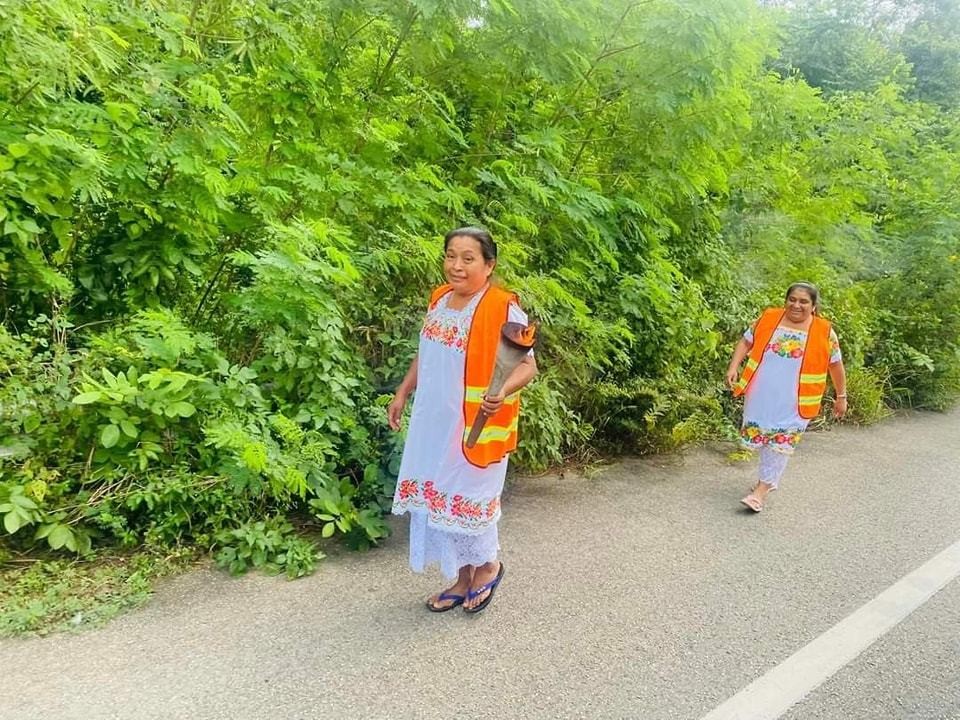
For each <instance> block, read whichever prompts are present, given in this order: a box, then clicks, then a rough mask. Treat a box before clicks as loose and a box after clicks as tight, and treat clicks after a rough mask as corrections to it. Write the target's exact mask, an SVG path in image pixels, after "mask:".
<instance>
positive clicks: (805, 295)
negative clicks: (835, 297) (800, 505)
mask: <svg viewBox="0 0 960 720" xmlns="http://www.w3.org/2000/svg"><path fill="white" fill-rule="evenodd" d="M819 296H820V292H819V290H817V288H816V286H815V285H812V284H810V283H806V282H798V283H794V284H793V285H791V286H790V287H789V288H788V289H787V295H786V302H785V304H784V307H782V308H770V309H768V310H765V311H764V312H763V314H762V315H761V316H760V318H759V319H758V320H757V321H756V322H755V323H754V324H753V327H751V328H750V329H748V330H747V331H746V332H745V333H744V334H743V337H742V338H741V339H740V342H739V343H737V347H736V348H735V349H734V351H733V357H732V358H731V360H730V365H729V367H728V368H727V377H726V380H727V385H728V386H729V387H730V389H731V390H733V394H734V395H736V396H739V395H745V400H744V405H743V425H742V427H741V429H740V442H741V443H742V444H743V445H744V446H745V447H747V448H749V449H750V450H759V451H760V477H759V480H758V482H757V484H756V486H755V487H754V488H753V490H752V491H751V492H750V494H749V495H747V496H746V497H744V498H743V499H742V500H741V501H740V502H741V503H743V504H744V505H746V506H747V507H748V508H749V509H751V510H753V512H760V511H761V510H763V504H764V502H765V501H766V497H767V493H769V492H770V491H771V490H776V489H777V487H779V484H780V476H781V475H783V471H784V469H785V468H786V466H787V460H788V459H789V458H790V455H792V454H793V451H794V449H795V448H796V446H797V443H798V442H800V438H801V437H802V436H803V432H804V430H806V429H807V423H808V422H810V420H812V419H813V418H815V417H816V416H817V415H818V414H819V412H820V405H821V402H822V399H823V393H824V391H825V390H826V387H827V375H828V374H829V376H830V379H831V381H832V382H833V387H834V389H835V390H836V398H835V400H834V403H833V414H834V415H835V416H836V417H842V416H843V415H844V413H846V411H847V389H846V388H847V380H846V373H845V372H844V369H843V358H842V356H841V354H840V344H839V342H838V341H837V335H836V333H834V331H833V328H832V327H831V324H830V322H828V321H827V320H824V319H823V318H822V317H820V316H819V315H817V303H818V302H819ZM744 359H746V361H747V363H746V365H745V366H744V368H743V372H742V374H739V379H738V370H739V368H740V363H742V362H743V360H744Z"/></svg>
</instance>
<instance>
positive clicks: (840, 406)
mask: <svg viewBox="0 0 960 720" xmlns="http://www.w3.org/2000/svg"><path fill="white" fill-rule="evenodd" d="M827 371H828V372H829V373H830V381H831V382H832V383H833V389H834V390H836V391H837V395H836V399H835V400H834V401H833V416H834V417H838V418H839V417H843V416H844V415H846V414H847V371H846V370H845V369H844V367H843V360H837V362H835V363H830V365H829V366H827Z"/></svg>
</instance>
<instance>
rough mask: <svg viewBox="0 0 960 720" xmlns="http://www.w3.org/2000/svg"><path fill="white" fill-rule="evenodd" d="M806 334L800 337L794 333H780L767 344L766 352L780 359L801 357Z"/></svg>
mask: <svg viewBox="0 0 960 720" xmlns="http://www.w3.org/2000/svg"><path fill="white" fill-rule="evenodd" d="M805 335H806V333H804V334H803V335H801V334H800V333H794V332H780V333H778V334H777V335H775V336H774V337H773V339H772V340H771V341H770V342H769V343H768V344H767V348H766V349H767V350H769V351H770V352H772V353H775V354H777V355H779V356H780V357H791V358H799V357H803V346H804V345H805V344H806V337H805Z"/></svg>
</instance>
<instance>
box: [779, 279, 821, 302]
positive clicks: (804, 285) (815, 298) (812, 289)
mask: <svg viewBox="0 0 960 720" xmlns="http://www.w3.org/2000/svg"><path fill="white" fill-rule="evenodd" d="M794 290H806V292H807V294H808V295H809V296H810V301H811V302H812V303H813V307H814V308H816V307H817V305H819V304H820V288H818V287H817V286H816V285H814V284H813V283H811V282H795V283H793V284H792V285H791V286H790V287H788V288H787V294H786V295H784V296H783V299H784V300H786V299H787V298H789V297H790V293H792V292H793V291H794Z"/></svg>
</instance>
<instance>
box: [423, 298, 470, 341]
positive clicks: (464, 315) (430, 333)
mask: <svg viewBox="0 0 960 720" xmlns="http://www.w3.org/2000/svg"><path fill="white" fill-rule="evenodd" d="M481 297H482V294H481V293H478V294H477V296H476V297H475V298H474V299H473V300H471V301H470V303H469V304H468V305H467V306H466V307H465V308H463V309H462V310H451V309H450V308H448V307H447V301H448V300H449V298H450V296H449V294H448V295H444V296H443V297H441V298H440V300H439V301H437V304H436V305H435V306H433V307H432V308H430V310H429V311H428V312H427V317H426V318H425V319H424V321H423V328H422V329H421V330H420V336H421V337H423V338H424V339H426V340H432V341H433V342H436V343H440V344H441V345H443V346H444V347H447V348H450V349H451V350H455V351H456V352H459V353H464V352H466V351H467V337H468V335H469V334H470V324H471V323H472V322H473V313H474V311H475V310H476V309H477V303H478V302H479V300H480V298H481Z"/></svg>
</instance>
